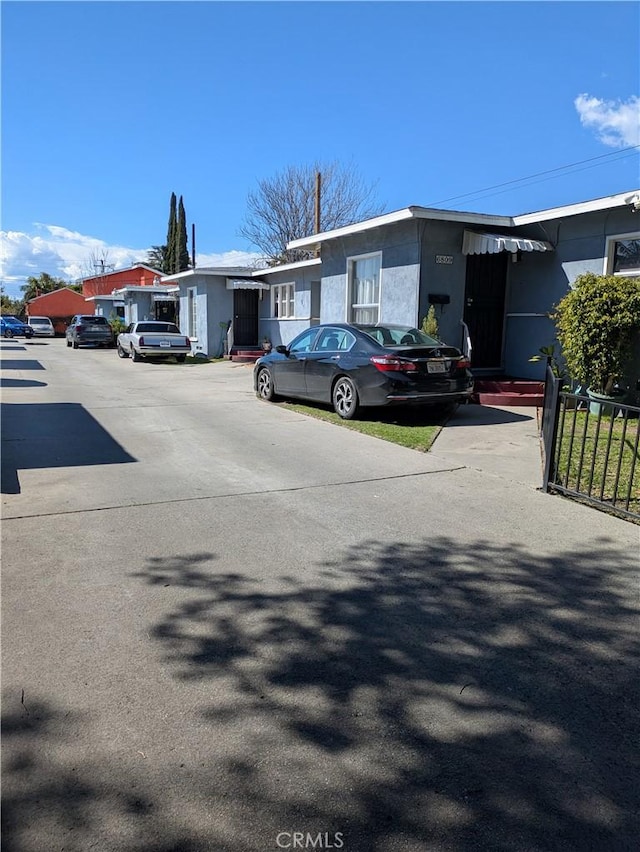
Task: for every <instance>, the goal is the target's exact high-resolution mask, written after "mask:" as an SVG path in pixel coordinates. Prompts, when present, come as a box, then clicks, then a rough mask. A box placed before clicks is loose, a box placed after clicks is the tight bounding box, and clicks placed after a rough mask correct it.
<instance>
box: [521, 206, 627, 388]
mask: <svg viewBox="0 0 640 852" xmlns="http://www.w3.org/2000/svg"><path fill="white" fill-rule="evenodd" d="M639 230H640V216H638V214H636V213H633V212H632V211H631V209H630V208H629V207H624V208H616V209H614V210H611V211H602V212H594V213H585V214H582V215H579V216H572V217H567V218H564V219H556V220H551V221H550V222H544V223H540V224H536V225H532V226H529V227H528V228H526V229H524V228H520V229H517V230H516V233H517V232H520V233H526V235H528V236H532V235H533V236H536V237H537V238H539V239H544V240H547V241H548V242H550V243H551V244H552V245H553V246H554V251H552V252H523V253H522V255H521V258H520V261H519V262H518V263H515V264H514V263H510V264H509V270H508V282H507V312H506V319H505V346H504V353H505V358H504V367H505V371H506V372H507V373H508V374H509V375H513V376H521V377H523V378H542V377H543V375H544V368H543V366H542V365H541V364H540V363H534V364H531V363H529V358H530V357H532V356H533V355H535V354H537V352H538V350H539V348H540V347H541V346H548V345H550V344H553V343H556V344H557V340H556V336H555V326H554V324H553V322H552V321H551V319H550V318H549V314H550V313H552V311H553V309H554V307H555V305H557V304H558V302H559V301H560V300H561V299H562V298H563V296H565V295H566V293H567V292H568V291H569V288H570V286H571V283H572V282H573V281H575V279H576V278H577V277H578V276H579V275H582V274H583V273H585V272H593V273H595V274H596V275H602V274H603V273H604V272H605V258H606V251H607V240H608V238H609V237H611V236H618V235H620V234H627V233H634V232H637V231H639Z"/></svg>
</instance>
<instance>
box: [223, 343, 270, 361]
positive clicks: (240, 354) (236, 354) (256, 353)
mask: <svg viewBox="0 0 640 852" xmlns="http://www.w3.org/2000/svg"><path fill="white" fill-rule="evenodd" d="M262 355H264V350H263V349H262V348H260V349H254V348H246V349H236V348H235V347H233V349H232V350H231V354H230V355H229V360H230V361H236V362H238V363H241V364H252V363H255V362H256V361H257V360H258V358H260V357H261V356H262Z"/></svg>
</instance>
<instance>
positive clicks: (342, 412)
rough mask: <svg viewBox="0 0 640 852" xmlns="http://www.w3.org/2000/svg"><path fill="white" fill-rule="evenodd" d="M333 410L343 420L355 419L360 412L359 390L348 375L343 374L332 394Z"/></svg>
mask: <svg viewBox="0 0 640 852" xmlns="http://www.w3.org/2000/svg"><path fill="white" fill-rule="evenodd" d="M331 400H332V402H333V410H334V411H335V413H336V414H337V415H338V417H342V419H343V420H353V418H354V417H355V416H356V414H357V412H358V391H357V390H356V386H355V385H354V383H353V382H352V381H351V379H350V378H348V377H347V376H341V377H340V378H339V379H338V381H337V382H336V383H335V385H334V386H333V393H332V394H331Z"/></svg>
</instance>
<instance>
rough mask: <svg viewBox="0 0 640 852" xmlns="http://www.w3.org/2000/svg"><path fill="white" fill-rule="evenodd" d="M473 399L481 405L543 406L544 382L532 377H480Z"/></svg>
mask: <svg viewBox="0 0 640 852" xmlns="http://www.w3.org/2000/svg"><path fill="white" fill-rule="evenodd" d="M472 401H473V402H475V403H478V404H479V405H497V406H500V405H504V406H505V407H507V408H510V407H515V408H517V407H519V406H523V407H534V406H535V407H537V408H541V407H542V404H543V401H544V382H538V381H532V380H531V379H509V378H500V379H480V378H477V379H476V381H475V386H474V392H473V397H472Z"/></svg>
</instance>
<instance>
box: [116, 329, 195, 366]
mask: <svg viewBox="0 0 640 852" xmlns="http://www.w3.org/2000/svg"><path fill="white" fill-rule="evenodd" d="M116 349H117V352H118V356H119V357H120V358H131V360H132V361H142V360H143V359H144V358H171V357H174V358H175V359H176V361H178V362H184V360H185V359H186V357H187V355H188V354H189V352H191V342H190V340H189V338H188V337H186V336H185V335H184V334H181V332H180V329H179V328H178V326H177V325H175V323H172V322H159V321H155V320H143V321H142V322H132V323H131V325H130V326H129V327H128V328H127V329H126V331H123V332H121V333H120V334H119V335H118V341H117V344H116Z"/></svg>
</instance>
